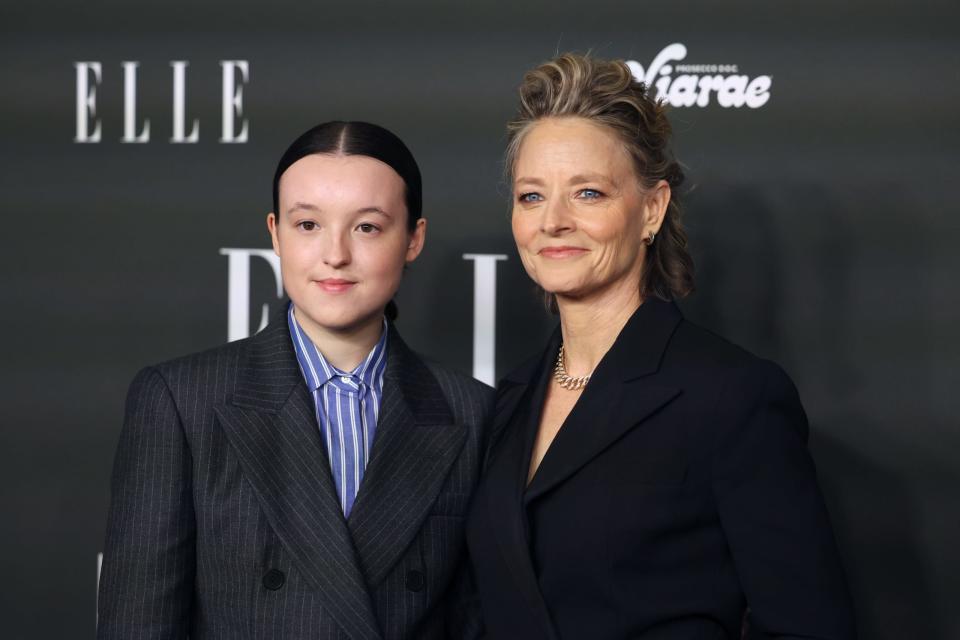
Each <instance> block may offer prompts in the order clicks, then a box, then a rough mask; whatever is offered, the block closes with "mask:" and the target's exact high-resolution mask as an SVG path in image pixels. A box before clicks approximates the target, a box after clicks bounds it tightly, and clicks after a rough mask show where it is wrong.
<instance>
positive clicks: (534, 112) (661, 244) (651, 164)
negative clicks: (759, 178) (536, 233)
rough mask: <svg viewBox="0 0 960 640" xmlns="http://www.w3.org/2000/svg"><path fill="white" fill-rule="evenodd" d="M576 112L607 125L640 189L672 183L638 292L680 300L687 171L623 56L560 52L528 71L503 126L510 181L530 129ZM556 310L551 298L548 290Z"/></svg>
mask: <svg viewBox="0 0 960 640" xmlns="http://www.w3.org/2000/svg"><path fill="white" fill-rule="evenodd" d="M563 117H579V118H585V119H587V120H589V121H590V122H593V123H595V124H598V125H602V126H604V127H607V128H608V129H609V130H610V131H612V132H613V133H614V134H616V136H617V138H619V140H620V141H621V142H622V143H623V146H624V149H625V150H626V151H627V153H628V154H629V155H630V157H631V158H632V159H633V162H634V166H635V167H636V173H637V177H638V178H639V180H640V184H641V186H642V187H643V189H644V190H647V189H652V188H653V187H654V186H655V185H656V184H657V183H658V182H659V181H660V180H666V182H667V183H668V184H669V185H670V191H671V195H670V203H669V205H668V206H667V211H666V213H665V215H664V218H663V224H662V226H661V227H660V231H659V232H658V233H657V235H656V238H655V240H654V242H653V244H651V245H648V246H647V255H646V258H645V260H644V264H643V274H642V277H641V280H640V295H641V298H644V297H646V296H648V295H655V296H657V297H659V298H662V299H664V300H672V299H674V298H682V297H684V296H686V295H687V294H689V293H691V292H692V291H693V290H694V271H693V259H692V258H691V257H690V254H689V252H688V251H687V233H686V231H684V229H683V225H682V224H681V222H680V203H679V201H678V194H679V187H680V185H681V184H683V180H684V175H683V170H682V169H681V168H680V164H679V163H678V162H677V160H676V158H674V156H673V151H672V149H671V148H670V136H671V133H672V128H671V127H670V122H669V120H667V115H666V107H665V106H664V105H663V103H662V101H655V100H653V99H652V98H651V97H650V96H649V95H647V87H646V85H644V83H642V82H639V81H637V80H636V79H635V78H634V77H633V74H632V73H631V72H630V68H629V67H627V65H626V63H624V62H623V61H622V60H602V59H599V58H593V57H591V56H589V55H580V54H575V53H565V54H563V55H561V56H559V57H557V58H554V59H553V60H551V61H549V62H546V63H544V64H542V65H540V66H539V67H537V68H536V69H533V70H531V71H529V72H527V74H526V75H525V76H524V78H523V84H521V85H520V106H519V109H518V111H517V115H516V117H515V118H514V119H513V120H511V121H510V122H509V123H508V124H507V133H508V143H507V150H506V158H505V170H506V177H507V179H508V180H507V182H508V184H510V185H511V186H512V184H513V178H514V175H513V171H514V167H515V165H516V162H517V154H518V152H519V150H520V145H521V144H522V143H523V139H524V137H525V136H526V134H527V132H529V131H530V129H531V128H532V127H533V125H534V124H536V122H537V121H538V120H541V119H544V118H563ZM548 302H549V304H550V307H551V309H553V310H556V302H555V300H553V296H552V295H550V296H548Z"/></svg>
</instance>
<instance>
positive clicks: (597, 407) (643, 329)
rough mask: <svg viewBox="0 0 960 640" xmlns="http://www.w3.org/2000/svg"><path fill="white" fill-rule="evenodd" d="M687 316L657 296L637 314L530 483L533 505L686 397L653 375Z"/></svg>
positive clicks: (592, 379) (594, 375) (646, 303)
mask: <svg viewBox="0 0 960 640" xmlns="http://www.w3.org/2000/svg"><path fill="white" fill-rule="evenodd" d="M681 319H682V316H681V315H680V311H679V310H678V309H677V308H676V306H675V305H674V304H673V303H672V302H664V301H662V300H659V299H657V298H649V299H648V300H647V301H645V302H644V303H643V304H642V305H641V306H640V308H639V309H638V310H637V311H636V312H635V313H634V314H633V316H632V317H631V318H630V320H629V321H628V322H627V324H626V325H625V326H624V328H623V329H622V330H621V332H620V335H619V336H617V339H616V341H615V342H614V344H613V346H612V347H611V348H610V350H609V351H608V352H607V354H606V355H605V356H604V357H603V359H602V360H601V361H600V363H599V364H598V365H597V368H596V370H595V371H594V374H593V377H592V378H591V380H590V383H589V384H588V385H587V387H586V388H585V389H584V391H583V394H582V395H581V396H580V399H579V400H578V401H577V404H576V405H575V406H574V408H573V410H572V411H571V412H570V415H569V416H567V419H566V421H565V422H564V424H563V428H561V429H560V431H559V432H558V433H557V435H556V437H555V438H554V441H553V443H552V444H551V445H550V448H549V449H548V450H547V453H546V455H545V456H544V458H543V460H542V461H541V463H540V467H539V468H538V469H537V472H536V474H535V475H534V477H533V480H532V481H531V483H530V485H529V486H528V487H527V491H526V494H525V495H524V500H525V501H526V502H527V503H529V502H530V501H532V500H535V499H537V498H538V497H540V496H542V495H543V494H544V493H546V492H548V491H550V490H551V489H553V488H554V487H556V486H557V485H558V484H560V483H561V482H563V481H564V480H566V479H567V478H569V477H570V476H571V475H573V474H574V473H576V472H577V471H578V470H579V469H580V468H581V467H583V466H584V465H585V464H587V463H588V462H589V461H590V460H592V459H593V458H595V457H596V456H597V455H599V454H600V453H601V452H602V451H603V450H605V449H606V448H607V447H609V446H611V445H612V444H614V443H615V442H616V441H617V440H619V439H620V438H621V437H623V436H624V435H625V434H626V433H627V432H629V431H630V430H631V429H633V428H635V427H637V426H638V425H640V424H641V423H642V422H643V421H644V420H646V419H647V418H648V417H650V416H651V415H652V414H653V413H655V412H656V411H657V410H658V409H660V408H661V407H663V406H664V405H666V404H668V403H669V402H671V401H672V400H673V399H674V398H676V397H677V396H678V395H680V393H681V390H680V389H678V388H676V387H672V386H666V385H661V384H657V383H656V381H655V378H648V377H649V376H651V374H654V373H656V371H657V370H658V369H659V366H660V360H661V358H662V356H663V352H664V350H665V349H666V346H667V343H668V342H669V340H670V337H671V336H672V335H673V332H674V330H675V329H676V327H677V325H678V324H679V323H680V320H681ZM556 348H559V345H557V347H556ZM541 402H542V396H541ZM538 408H539V407H538ZM538 415H539V411H538Z"/></svg>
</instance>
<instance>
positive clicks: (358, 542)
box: [97, 316, 492, 640]
mask: <svg viewBox="0 0 960 640" xmlns="http://www.w3.org/2000/svg"><path fill="white" fill-rule="evenodd" d="M491 402H492V390H491V389H489V388H488V387H487V386H486V385H483V384H481V383H479V382H477V381H475V380H473V379H472V378H468V377H466V376H462V375H459V374H455V373H453V372H450V371H448V370H445V369H443V368H440V367H437V366H434V365H427V364H425V363H424V362H423V361H422V360H420V358H419V357H417V356H416V355H415V354H414V353H413V352H412V351H411V350H410V349H409V348H408V347H407V346H406V345H405V344H404V342H403V340H402V339H401V338H400V336H399V334H398V333H397V332H396V330H395V329H394V328H393V327H392V325H391V328H390V337H389V341H388V361H387V369H386V372H385V375H384V391H383V399H382V401H381V406H380V417H379V422H378V425H377V434H376V440H375V442H374V446H373V450H372V452H371V458H370V462H369V464H368V466H367V470H366V472H365V475H364V479H363V483H362V484H361V486H360V492H359V494H358V496H357V501H356V503H355V506H354V509H353V511H352V512H351V514H350V517H349V519H347V520H344V517H343V512H342V511H341V508H340V504H339V502H338V500H337V498H336V491H335V488H334V484H333V480H332V477H331V474H330V468H329V462H328V460H327V455H326V453H325V451H324V446H323V443H322V439H321V437H320V434H319V430H318V428H317V423H316V417H315V414H314V408H313V405H312V399H311V397H310V393H309V391H308V390H307V388H306V385H305V383H304V381H303V376H302V374H301V372H300V369H299V366H298V364H297V361H296V356H295V355H294V352H293V347H292V345H291V342H290V334H289V329H288V327H287V323H286V322H285V321H284V319H283V318H282V317H280V316H277V317H275V318H274V320H273V322H271V323H270V325H269V326H268V327H267V328H266V329H264V330H263V331H262V332H261V333H259V334H258V335H256V336H254V337H252V338H248V339H246V340H241V341H238V342H234V343H231V344H227V345H224V346H222V347H219V348H216V349H213V350H210V351H206V352H203V353H200V354H195V355H191V356H187V357H184V358H181V359H178V360H174V361H172V362H168V363H165V364H162V365H159V366H156V367H148V368H146V369H144V370H143V371H141V372H140V373H139V374H138V375H137V377H136V378H135V379H134V381H133V384H132V385H131V387H130V392H129V396H128V399H127V408H126V418H125V421H124V426H123V430H122V433H121V436H120V442H119V445H118V448H117V455H116V460H115V463H114V470H113V480H112V490H111V505H110V512H109V517H108V522H107V533H106V544H105V549H104V558H103V568H102V574H101V580H100V592H99V604H98V609H99V623H98V634H97V637H98V638H101V639H104V640H106V639H118V640H119V639H122V640H140V639H146V638H151V639H153V638H187V637H190V638H192V639H193V640H200V639H206V638H223V639H224V640H227V639H229V640H242V639H257V640H260V639H270V638H275V639H277V640H280V639H283V640H291V639H296V638H352V639H355V640H360V639H371V640H373V639H378V638H383V639H400V638H417V639H420V638H470V637H475V636H477V635H479V632H480V621H479V615H478V611H479V608H478V606H477V603H476V600H475V596H474V592H473V587H472V580H471V578H470V575H469V569H468V568H467V563H466V562H464V554H465V549H464V534H463V517H464V513H465V511H466V509H467V506H468V502H469V500H470V496H471V493H472V492H473V489H474V486H475V484H476V482H477V479H478V474H479V469H480V464H481V461H482V457H483V456H482V453H483V450H484V447H485V445H486V443H485V437H486V436H485V424H486V422H487V419H488V415H489V410H490V405H491Z"/></svg>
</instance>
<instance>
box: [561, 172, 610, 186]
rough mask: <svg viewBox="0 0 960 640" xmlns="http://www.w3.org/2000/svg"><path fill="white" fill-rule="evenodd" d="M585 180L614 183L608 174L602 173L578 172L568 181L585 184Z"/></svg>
mask: <svg viewBox="0 0 960 640" xmlns="http://www.w3.org/2000/svg"><path fill="white" fill-rule="evenodd" d="M584 182H606V183H608V184H609V183H612V182H613V181H612V180H610V178H608V177H607V176H605V175H603V174H602V173H578V174H577V175H575V176H571V178H570V179H569V180H568V181H567V184H583V183H584Z"/></svg>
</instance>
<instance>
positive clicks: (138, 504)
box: [97, 369, 196, 640]
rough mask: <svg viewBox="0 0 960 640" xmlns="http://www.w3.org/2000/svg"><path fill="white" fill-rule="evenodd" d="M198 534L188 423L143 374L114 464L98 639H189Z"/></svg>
mask: <svg viewBox="0 0 960 640" xmlns="http://www.w3.org/2000/svg"><path fill="white" fill-rule="evenodd" d="M195 530H196V526H195V522H194V512H193V501H192V497H191V456H190V451H189V448H188V446H187V441H186V438H185V436H184V432H183V425H182V424H181V420H180V417H179V415H178V412H177V409H176V406H175V404H174V401H173V398H172V397H171V394H170V390H169V389H168V387H167V385H166V383H165V382H164V380H163V378H162V377H161V375H160V374H159V373H158V372H157V371H156V370H154V369H144V370H143V371H141V372H140V373H139V374H138V375H137V377H136V378H135V379H134V381H133V383H132V384H131V386H130V391H129V394H128V396H127V405H126V416H125V419H124V425H123V430H122V431H121V435H120V442H119V444H118V446H117V454H116V458H115V460H114V467H113V477H112V481H111V503H110V511H109V515H108V518H107V533H106V543H105V545H104V556H103V565H102V570H101V577H100V589H99V598H98V607H97V609H98V623H97V638H99V639H100V640H107V639H117V640H120V639H122V640H146V639H151V640H153V639H161V638H162V639H173V638H177V639H181V638H186V637H187V635H188V633H189V630H190V629H189V627H190V615H191V605H192V601H193V581H194V570H195V548H194V539H195Z"/></svg>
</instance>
